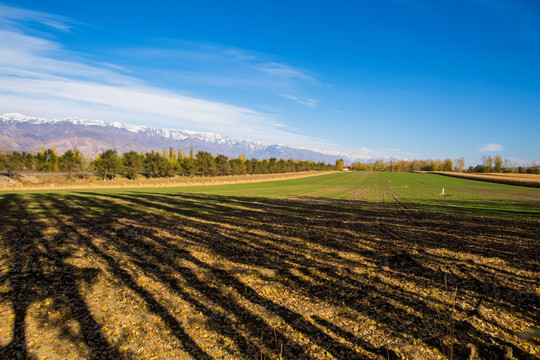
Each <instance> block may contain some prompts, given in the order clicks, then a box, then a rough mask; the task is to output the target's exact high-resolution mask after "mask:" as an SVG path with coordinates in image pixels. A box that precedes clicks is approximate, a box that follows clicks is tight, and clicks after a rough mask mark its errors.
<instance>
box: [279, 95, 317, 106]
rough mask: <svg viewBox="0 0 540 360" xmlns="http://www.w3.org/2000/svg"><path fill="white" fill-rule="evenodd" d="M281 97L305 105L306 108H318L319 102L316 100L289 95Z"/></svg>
mask: <svg viewBox="0 0 540 360" xmlns="http://www.w3.org/2000/svg"><path fill="white" fill-rule="evenodd" d="M281 96H282V97H284V98H286V99H289V100H292V101H294V102H295V103H297V104H300V105H304V106H307V107H316V106H317V100H315V99H310V98H304V97H297V96H293V95H287V94H282V95H281Z"/></svg>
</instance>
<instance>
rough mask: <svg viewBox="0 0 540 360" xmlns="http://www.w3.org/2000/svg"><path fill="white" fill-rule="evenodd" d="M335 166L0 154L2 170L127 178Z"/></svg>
mask: <svg viewBox="0 0 540 360" xmlns="http://www.w3.org/2000/svg"><path fill="white" fill-rule="evenodd" d="M334 168H335V167H334V166H333V165H329V164H325V163H323V162H319V163H315V162H312V161H301V160H292V159H289V160H284V159H280V160H278V159H276V158H270V159H264V160H258V159H249V160H246V158H245V156H244V155H243V154H242V155H240V156H239V157H238V158H236V159H233V158H229V157H227V156H225V155H220V154H218V155H216V156H213V155H212V154H211V153H209V152H206V151H198V152H197V153H196V154H194V151H193V148H191V150H190V152H189V154H186V152H185V151H178V152H176V151H174V149H173V148H171V149H169V150H165V149H164V150H163V152H156V151H151V152H147V153H138V152H136V151H129V152H125V153H124V154H122V155H119V154H118V152H117V151H116V150H113V149H109V150H106V151H104V152H102V153H100V154H98V156H97V157H96V158H95V159H91V158H88V157H85V156H83V154H81V152H80V151H79V150H77V149H73V150H67V151H66V152H65V153H64V154H63V155H61V156H59V155H58V154H57V152H56V150H55V149H54V148H52V149H42V150H41V151H39V152H38V153H36V154H31V153H27V152H17V151H14V152H4V153H0V170H1V171H8V172H9V175H10V176H11V174H12V172H14V171H52V172H54V171H65V172H67V173H68V177H69V178H70V179H71V177H72V175H73V173H82V174H83V175H86V174H88V173H90V172H96V173H98V174H99V175H101V176H102V177H103V179H104V180H106V179H112V178H114V177H115V175H116V174H118V173H123V175H124V176H126V177H127V178H128V179H135V178H137V176H138V175H139V174H141V173H143V174H144V175H146V176H147V177H169V176H173V175H174V174H177V173H181V174H183V175H194V174H199V175H211V176H216V175H233V174H268V173H283V172H297V171H309V170H333V169H334Z"/></svg>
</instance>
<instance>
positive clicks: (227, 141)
mask: <svg viewBox="0 0 540 360" xmlns="http://www.w3.org/2000/svg"><path fill="white" fill-rule="evenodd" d="M53 146H54V147H55V148H56V149H57V151H58V153H59V154H62V153H63V152H64V151H66V150H68V149H74V148H77V149H79V150H80V151H81V152H82V153H83V154H85V155H91V156H95V155H96V154H98V153H99V152H103V151H105V150H107V149H117V150H118V152H119V153H123V152H125V151H130V150H135V151H138V152H141V151H144V152H146V151H151V150H158V151H161V150H162V149H163V148H165V149H169V148H170V147H173V148H174V149H175V150H179V149H180V150H182V149H185V150H186V151H188V152H189V149H190V147H191V146H193V148H194V150H195V152H197V151H199V150H202V151H208V152H210V153H212V154H214V155H215V154H217V153H219V154H223V155H226V156H229V157H238V156H239V155H241V154H242V153H243V154H245V156H246V158H248V159H249V158H258V159H269V158H272V157H274V158H277V159H291V158H292V159H299V160H311V161H315V162H319V161H322V162H326V163H334V162H335V160H336V159H339V158H343V159H345V161H346V162H347V163H350V162H353V161H358V160H362V161H367V160H375V159H367V158H365V157H362V158H361V159H359V158H358V156H354V155H351V154H347V153H342V152H330V151H320V150H310V149H302V148H293V147H289V146H284V145H276V144H265V143H262V142H259V141H253V140H245V139H239V138H234V137H227V136H223V135H219V134H215V133H211V132H196V131H191V130H176V129H159V128H152V127H146V126H136V125H128V124H123V123H119V122H108V121H102V120H89V119H79V118H75V117H68V118H63V119H44V118H37V117H31V116H26V115H23V114H18V113H9V114H1V115H0V151H27V152H33V151H38V150H40V149H41V148H42V147H45V148H52V147H53Z"/></svg>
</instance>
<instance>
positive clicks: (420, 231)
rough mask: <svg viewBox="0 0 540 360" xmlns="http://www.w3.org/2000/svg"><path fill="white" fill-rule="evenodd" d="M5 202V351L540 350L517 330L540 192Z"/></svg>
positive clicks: (534, 261) (365, 184)
mask: <svg viewBox="0 0 540 360" xmlns="http://www.w3.org/2000/svg"><path fill="white" fill-rule="evenodd" d="M443 187H444V189H445V194H446V196H441V192H442V188H443ZM0 209H1V212H0V224H1V228H0V236H1V244H2V245H1V248H0V357H2V356H3V357H7V358H17V356H18V357H19V358H33V357H34V358H50V359H55V358H57V359H65V358H81V359H86V358H140V359H150V358H159V359H163V358H170V359H176V358H179V359H191V358H195V359H273V358H275V359H279V358H284V359H363V358H373V359H376V358H383V359H387V358H391V359H392V358H400V357H402V358H425V359H431V358H433V359H437V358H441V357H442V358H444V357H448V358H468V357H469V354H470V352H471V348H473V350H476V351H477V352H478V353H479V354H480V357H481V358H485V359H491V358H498V357H501V358H502V356H504V354H508V353H511V356H512V357H513V358H517V359H528V358H531V359H533V358H536V357H537V354H538V352H540V347H539V346H538V343H535V342H530V341H525V340H523V339H521V338H520V337H518V336H517V335H516V334H517V333H519V332H521V331H524V330H528V329H530V328H533V327H539V326H540V315H539V314H540V306H539V304H540V289H539V279H540V275H539V273H538V269H539V265H540V260H539V259H540V257H539V255H540V254H539V252H540V246H539V239H540V189H535V188H524V187H517V186H510V185H501V184H493V183H485V182H479V181H472V180H463V179H458V178H450V177H444V176H439V175H432V174H412V173H361V172H359V173H335V174H331V175H324V176H314V177H308V178H301V179H294V180H283V181H274V182H264V183H248V184H237V185H216V186H201V187H183V188H144V189H138V190H130V189H115V190H112V189H111V190H99V191H97V190H85V191H54V192H52V191H51V192H30V191H28V192H4V193H0ZM509 356H510V355H509ZM512 357H509V358H512Z"/></svg>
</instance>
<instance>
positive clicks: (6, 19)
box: [0, 4, 74, 31]
mask: <svg viewBox="0 0 540 360" xmlns="http://www.w3.org/2000/svg"><path fill="white" fill-rule="evenodd" d="M28 22H33V23H39V24H42V25H46V26H49V27H52V28H54V29H57V30H62V31H69V30H70V29H71V27H72V26H71V25H70V24H73V23H74V21H73V20H71V19H68V18H66V17H63V16H58V15H54V14H48V13H44V12H40V11H33V10H27V9H21V8H16V7H12V6H6V5H2V4H0V23H3V24H4V27H5V26H18V25H21V24H26V23H28Z"/></svg>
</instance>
